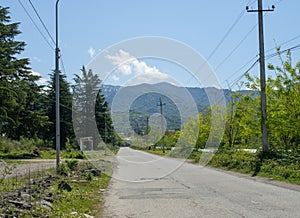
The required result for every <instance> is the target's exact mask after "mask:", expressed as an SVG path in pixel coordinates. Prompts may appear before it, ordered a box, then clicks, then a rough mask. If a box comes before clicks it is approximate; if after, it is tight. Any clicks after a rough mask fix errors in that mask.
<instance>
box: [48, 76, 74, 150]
mask: <svg viewBox="0 0 300 218" xmlns="http://www.w3.org/2000/svg"><path fill="white" fill-rule="evenodd" d="M55 77H56V74H55V72H53V73H52V74H51V75H50V83H49V85H48V91H47V98H46V99H45V103H44V104H45V107H46V110H47V116H48V117H49V121H50V122H51V125H50V127H49V129H48V132H46V136H45V137H47V138H48V139H49V138H50V139H52V141H53V145H54V144H55V117H56V116H55V107H56V103H55V102H56V100H55V87H56V85H55V84H56V83H55ZM59 91H60V95H59V96H60V97H59V102H60V105H61V106H60V145H61V148H62V149H64V148H65V146H66V142H67V140H68V139H69V140H71V141H75V136H74V131H73V124H72V111H71V108H72V95H71V92H70V84H69V83H68V82H67V79H66V75H64V74H61V73H60V74H59Z"/></svg>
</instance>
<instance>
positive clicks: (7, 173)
mask: <svg viewBox="0 0 300 218" xmlns="http://www.w3.org/2000/svg"><path fill="white" fill-rule="evenodd" d="M1 169H3V170H2V171H1V175H0V176H1V179H0V194H1V198H0V205H1V207H0V216H1V217H2V216H3V217H87V216H95V215H96V216H97V217H98V216H101V213H102V209H103V208H102V203H103V192H104V190H105V188H106V187H107V185H108V183H109V181H110V174H109V172H106V173H103V172H101V171H100V170H99V169H97V168H95V167H94V166H93V165H92V164H90V163H79V162H78V161H77V160H68V161H65V162H63V163H62V164H61V165H60V168H59V171H58V172H59V174H56V173H55V172H54V169H50V170H44V171H38V172H32V173H30V174H25V175H23V176H18V177H17V176H16V175H14V174H11V172H12V169H13V165H10V164H6V165H5V168H1Z"/></svg>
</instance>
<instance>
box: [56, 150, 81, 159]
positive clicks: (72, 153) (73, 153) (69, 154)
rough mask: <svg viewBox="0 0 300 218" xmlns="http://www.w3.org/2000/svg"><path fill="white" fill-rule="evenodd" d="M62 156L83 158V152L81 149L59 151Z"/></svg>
mask: <svg viewBox="0 0 300 218" xmlns="http://www.w3.org/2000/svg"><path fill="white" fill-rule="evenodd" d="M61 156H62V158H74V159H85V156H84V154H83V153H82V152H81V151H74V150H73V151H70V152H68V151H65V150H63V151H61Z"/></svg>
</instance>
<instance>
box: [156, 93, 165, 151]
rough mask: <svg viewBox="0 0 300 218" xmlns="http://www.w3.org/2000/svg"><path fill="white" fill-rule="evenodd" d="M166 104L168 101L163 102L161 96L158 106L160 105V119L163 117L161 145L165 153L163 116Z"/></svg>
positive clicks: (162, 122) (162, 121) (162, 119)
mask: <svg viewBox="0 0 300 218" xmlns="http://www.w3.org/2000/svg"><path fill="white" fill-rule="evenodd" d="M164 105H166V103H162V101H161V98H159V104H158V105H157V106H159V107H160V119H161V132H162V138H161V147H162V151H163V153H165V142H164V139H165V132H164V128H163V126H164V117H163V106H164Z"/></svg>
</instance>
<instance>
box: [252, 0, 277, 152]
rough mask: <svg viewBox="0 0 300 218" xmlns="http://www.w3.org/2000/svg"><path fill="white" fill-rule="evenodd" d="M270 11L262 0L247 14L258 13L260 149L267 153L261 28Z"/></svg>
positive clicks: (263, 53)
mask: <svg viewBox="0 0 300 218" xmlns="http://www.w3.org/2000/svg"><path fill="white" fill-rule="evenodd" d="M274 9H275V6H274V5H272V9H266V10H264V9H263V5H262V0H258V9H257V10H249V7H248V6H247V7H246V10H247V12H257V13H258V30H259V62H260V102H261V131H262V149H263V151H267V150H268V149H269V146H268V126H267V124H268V119H267V98H266V73H265V51H264V27H263V12H268V11H274Z"/></svg>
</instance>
